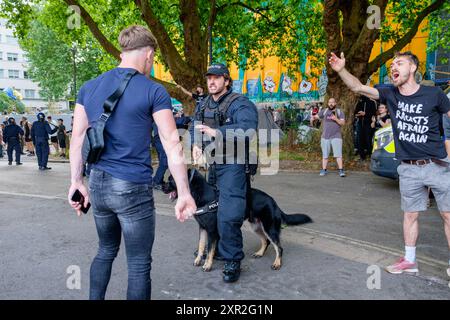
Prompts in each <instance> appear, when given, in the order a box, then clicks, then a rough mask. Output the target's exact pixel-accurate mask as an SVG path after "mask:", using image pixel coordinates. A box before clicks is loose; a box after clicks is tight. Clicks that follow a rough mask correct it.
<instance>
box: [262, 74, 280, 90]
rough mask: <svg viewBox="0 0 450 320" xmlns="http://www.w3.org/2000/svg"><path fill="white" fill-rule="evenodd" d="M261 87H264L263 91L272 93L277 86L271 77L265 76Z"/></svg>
mask: <svg viewBox="0 0 450 320" xmlns="http://www.w3.org/2000/svg"><path fill="white" fill-rule="evenodd" d="M263 86H264V90H266V91H267V92H270V93H274V91H275V87H276V86H277V84H276V83H275V81H274V80H273V77H272V76H267V77H266V78H265V79H264V82H263Z"/></svg>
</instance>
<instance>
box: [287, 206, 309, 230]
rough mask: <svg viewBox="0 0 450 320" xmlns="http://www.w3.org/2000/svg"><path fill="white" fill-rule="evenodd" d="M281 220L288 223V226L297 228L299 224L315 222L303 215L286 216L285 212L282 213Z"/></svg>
mask: <svg viewBox="0 0 450 320" xmlns="http://www.w3.org/2000/svg"><path fill="white" fill-rule="evenodd" d="M280 211H281V210H280ZM281 218H282V219H283V221H284V223H286V224H287V225H288V226H296V225H299V224H305V223H310V222H313V220H312V219H311V218H310V217H309V216H308V215H306V214H303V213H295V214H286V213H284V212H283V211H281Z"/></svg>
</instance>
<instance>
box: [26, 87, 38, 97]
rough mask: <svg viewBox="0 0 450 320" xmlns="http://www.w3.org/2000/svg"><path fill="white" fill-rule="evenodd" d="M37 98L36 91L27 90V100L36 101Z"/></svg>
mask: <svg viewBox="0 0 450 320" xmlns="http://www.w3.org/2000/svg"><path fill="white" fill-rule="evenodd" d="M35 97H36V90H31V89H25V99H34V98H35Z"/></svg>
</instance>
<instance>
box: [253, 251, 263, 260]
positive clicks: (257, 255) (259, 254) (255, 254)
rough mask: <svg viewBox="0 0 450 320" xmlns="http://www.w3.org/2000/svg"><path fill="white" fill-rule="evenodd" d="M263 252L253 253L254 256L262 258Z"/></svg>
mask: <svg viewBox="0 0 450 320" xmlns="http://www.w3.org/2000/svg"><path fill="white" fill-rule="evenodd" d="M262 257H263V254H261V253H259V252H255V253H254V254H252V258H255V259H258V258H262Z"/></svg>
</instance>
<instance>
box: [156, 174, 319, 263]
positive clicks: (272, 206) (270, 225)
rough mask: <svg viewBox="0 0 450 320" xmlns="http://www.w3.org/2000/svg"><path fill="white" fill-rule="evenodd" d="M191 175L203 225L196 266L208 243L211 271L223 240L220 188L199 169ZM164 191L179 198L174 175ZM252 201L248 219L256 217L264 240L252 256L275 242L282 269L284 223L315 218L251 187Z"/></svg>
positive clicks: (255, 228) (254, 220)
mask: <svg viewBox="0 0 450 320" xmlns="http://www.w3.org/2000/svg"><path fill="white" fill-rule="evenodd" d="M188 177H189V187H190V190H191V194H192V197H193V198H194V200H195V203H196V205H197V208H198V210H197V212H196V214H194V218H195V220H196V221H197V222H198V224H199V226H200V236H199V243H198V254H197V257H196V258H195V260H194V265H195V266H200V265H201V262H202V255H203V252H204V251H205V248H206V246H207V245H208V252H207V256H206V260H205V263H204V264H203V271H210V270H211V268H212V264H213V258H214V254H215V250H216V244H217V242H218V240H219V231H218V228H217V208H218V203H217V199H218V197H217V190H216V187H215V186H213V185H211V184H209V183H208V182H207V181H206V179H205V178H204V177H203V176H202V174H201V173H200V172H198V171H197V170H196V169H188ZM164 191H165V193H168V194H170V198H171V199H172V200H174V199H176V198H177V194H176V184H175V180H174V179H173V177H172V176H170V177H169V182H168V184H167V187H166V188H165V190H164ZM250 202H251V208H250V212H248V211H249V210H247V213H246V216H245V219H249V216H251V217H252V221H249V222H250V224H251V226H252V230H253V231H254V232H255V233H256V234H257V235H258V236H259V238H260V241H261V247H260V248H259V250H258V251H256V252H255V253H253V255H252V256H253V257H254V258H260V257H262V256H263V255H264V254H265V252H266V250H267V248H268V246H269V245H270V244H272V245H273V246H274V248H275V252H276V257H275V261H274V262H273V264H272V269H273V270H279V269H280V268H281V257H282V255H283V248H282V247H281V245H280V233H281V224H282V223H285V224H287V225H290V226H291V225H299V224H304V223H308V222H312V220H311V218H310V217H309V216H307V215H306V214H301V213H297V214H290V215H287V214H286V213H284V212H283V211H282V210H281V209H280V207H278V205H277V203H276V202H275V200H274V199H273V198H272V197H271V196H269V195H268V194H267V193H265V192H263V191H261V190H258V189H254V188H252V189H251V201H250Z"/></svg>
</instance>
